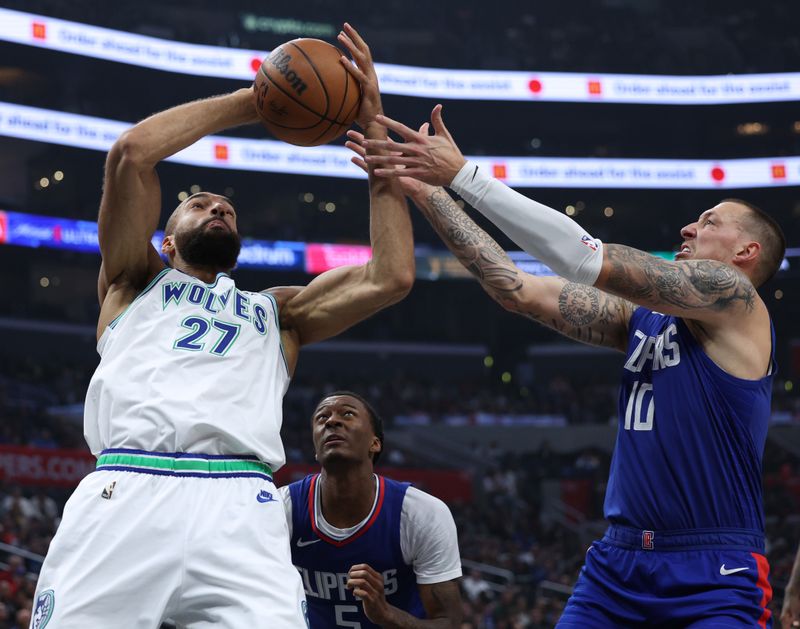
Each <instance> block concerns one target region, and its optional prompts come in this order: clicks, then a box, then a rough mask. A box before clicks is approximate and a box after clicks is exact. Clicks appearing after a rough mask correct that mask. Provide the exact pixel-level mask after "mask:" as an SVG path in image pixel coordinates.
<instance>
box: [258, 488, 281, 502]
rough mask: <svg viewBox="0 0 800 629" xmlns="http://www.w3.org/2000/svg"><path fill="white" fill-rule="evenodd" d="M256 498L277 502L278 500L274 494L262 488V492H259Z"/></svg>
mask: <svg viewBox="0 0 800 629" xmlns="http://www.w3.org/2000/svg"><path fill="white" fill-rule="evenodd" d="M256 500H258V501H259V502H277V500H275V498H274V497H273V496H272V494H271V493H270V492H268V491H267V490H266V489H262V490H261V491H260V492H258V495H257V496H256Z"/></svg>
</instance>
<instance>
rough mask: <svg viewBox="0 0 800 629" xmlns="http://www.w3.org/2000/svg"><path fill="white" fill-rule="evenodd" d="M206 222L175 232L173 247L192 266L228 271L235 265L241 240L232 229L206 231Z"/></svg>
mask: <svg viewBox="0 0 800 629" xmlns="http://www.w3.org/2000/svg"><path fill="white" fill-rule="evenodd" d="M211 220H214V219H211ZM208 222H210V221H206V222H205V223H203V224H202V225H200V226H199V227H196V228H195V229H191V230H187V231H182V232H176V234H175V247H176V248H177V250H178V251H180V254H181V257H182V258H183V259H184V260H185V261H186V262H188V263H189V264H191V265H192V266H197V267H205V268H213V269H224V270H226V271H230V270H231V269H232V268H233V267H235V266H236V260H237V259H238V258H239V251H240V250H241V248H242V240H241V238H239V234H236V233H234V232H232V231H227V230H211V231H207V230H206V225H207V224H208Z"/></svg>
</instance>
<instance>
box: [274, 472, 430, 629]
mask: <svg viewBox="0 0 800 629" xmlns="http://www.w3.org/2000/svg"><path fill="white" fill-rule="evenodd" d="M318 479H319V474H313V475H311V476H306V477H305V478H304V479H303V480H300V481H297V482H294V483H292V484H291V485H289V494H290V496H291V499H292V540H291V543H292V563H294V565H295V566H296V567H297V569H298V570H300V574H301V576H302V579H303V586H304V587H305V591H306V600H307V601H308V619H309V624H310V626H311V629H323V628H325V627H356V626H361V627H378V625H376V624H373V623H372V622H370V621H369V619H368V618H367V617H366V615H365V614H364V611H363V608H362V606H361V603H360V602H358V601H356V599H355V597H354V596H353V593H352V591H351V590H348V589H347V588H346V587H345V584H346V583H347V573H348V571H349V570H350V568H351V567H352V566H353V565H355V564H358V563H366V564H369V565H370V566H372V568H374V569H375V570H376V571H377V572H379V573H381V574H382V575H383V579H384V587H385V591H386V600H387V601H388V602H389V604H390V605H394V606H395V607H397V608H399V609H402V610H403V611H406V612H408V613H409V614H411V615H413V616H416V617H418V618H424V617H425V610H424V608H423V606H422V602H421V600H420V597H419V591H418V590H417V581H416V576H415V574H414V570H413V567H412V566H410V565H407V564H406V563H405V561H404V560H403V552H402V550H401V548H400V514H401V512H402V508H403V498H404V497H405V494H406V489H408V483H398V482H396V481H393V480H390V479H388V478H384V477H382V476H378V497H377V500H376V502H375V507H374V510H373V512H372V513H371V514H370V517H369V519H368V520H367V522H366V523H365V524H364V526H362V527H361V528H360V529H359V530H357V531H356V532H355V533H353V535H351V536H350V537H348V538H347V539H344V540H334V539H331V538H330V537H328V536H327V535H325V534H324V533H323V532H322V531H320V530H319V528H318V527H317V523H316V521H315V516H314V504H315V500H314V497H315V495H316V494H317V491H318V488H317V481H318ZM356 623H359V624H356Z"/></svg>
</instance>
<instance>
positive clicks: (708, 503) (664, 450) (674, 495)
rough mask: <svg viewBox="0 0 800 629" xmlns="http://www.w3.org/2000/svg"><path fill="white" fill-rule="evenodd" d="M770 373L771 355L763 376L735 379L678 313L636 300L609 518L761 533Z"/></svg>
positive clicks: (651, 525) (649, 525) (654, 526)
mask: <svg viewBox="0 0 800 629" xmlns="http://www.w3.org/2000/svg"><path fill="white" fill-rule="evenodd" d="M774 350H775V336H774V331H773V337H772V352H773V354H774ZM774 373H775V363H774V360H772V359H771V363H770V369H769V375H767V376H765V377H763V378H761V379H760V380H744V379H741V378H737V377H734V376H732V375H730V374H728V373H726V372H725V371H723V370H722V369H721V368H720V367H718V366H717V365H716V364H715V363H714V362H713V361H712V360H711V359H710V358H709V357H708V356H707V355H706V353H705V352H704V351H703V349H702V347H701V346H700V344H699V343H698V342H697V341H696V340H695V338H694V336H693V335H692V333H691V332H690V331H689V329H688V327H687V326H686V324H685V323H684V321H683V320H682V319H680V318H678V317H673V316H666V315H661V314H659V313H656V312H652V311H650V310H648V309H646V308H641V307H640V308H637V309H636V310H635V311H634V313H633V315H632V316H631V320H630V329H629V334H628V353H627V360H626V362H625V367H624V369H623V378H622V388H621V390H620V398H619V430H618V433H617V443H616V447H615V450H614V456H613V459H612V462H611V473H610V476H609V480H608V489H607V491H606V501H605V516H606V518H607V519H608V520H610V521H611V523H612V524H620V525H625V526H630V527H633V528H636V529H645V530H653V531H658V530H685V529H720V528H724V529H746V530H748V531H753V532H758V533H762V534H763V531H764V512H763V506H762V498H761V457H762V454H763V451H764V441H765V440H766V436H767V425H768V422H769V417H770V397H771V392H772V379H773V375H774Z"/></svg>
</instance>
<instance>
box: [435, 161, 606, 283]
mask: <svg viewBox="0 0 800 629" xmlns="http://www.w3.org/2000/svg"><path fill="white" fill-rule="evenodd" d="M450 188H452V189H453V190H454V191H455V192H457V193H458V194H459V195H461V197H462V198H463V199H464V200H465V201H466V202H467V203H469V204H470V205H471V206H472V207H474V208H475V209H476V210H478V211H479V212H480V213H481V214H483V215H484V216H485V217H486V218H488V219H489V220H490V221H492V222H493V223H494V224H495V225H497V226H498V227H499V228H500V229H501V230H502V231H503V233H505V234H506V236H508V237H509V238H511V240H513V241H514V242H515V243H517V245H519V246H520V247H522V249H524V250H525V251H526V252H527V253H529V254H531V255H532V256H534V257H536V258H537V259H538V260H540V261H541V262H543V263H544V264H546V265H547V266H549V267H550V268H551V269H552V270H553V272H554V273H556V274H558V275H560V276H561V277H564V278H566V279H568V280H570V281H572V282H578V283H579V284H589V285H592V284H594V283H595V282H596V281H597V276H598V275H600V269H601V267H602V266H603V243H601V242H600V241H599V240H597V239H596V238H592V237H591V236H590V235H589V234H587V233H586V232H585V231H584V229H583V228H582V227H581V226H580V225H578V223H576V222H575V221H573V220H572V219H571V218H569V217H568V216H566V215H564V214H562V213H561V212H557V211H556V210H554V209H552V208H549V207H547V206H546V205H542V204H541V203H537V202H536V201H534V200H532V199H529V198H528V197H526V196H523V195H521V194H520V193H519V192H516V191H514V190H512V189H511V188H509V187H508V186H506V185H505V184H504V183H502V182H501V181H498V180H497V179H495V178H494V177H492V176H491V175H489V173H487V172H485V171H484V170H483V169H481V168H479V167H478V165H477V164H476V163H475V162H467V163H466V164H464V167H463V168H462V169H461V170H460V171H458V174H457V175H456V176H455V178H454V179H453V181H452V183H451V184H450Z"/></svg>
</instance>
